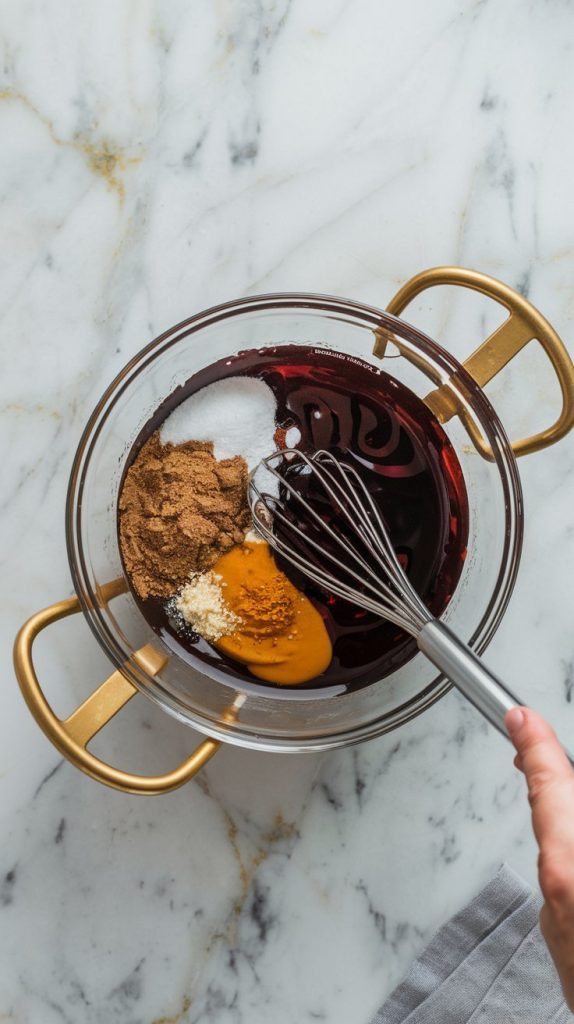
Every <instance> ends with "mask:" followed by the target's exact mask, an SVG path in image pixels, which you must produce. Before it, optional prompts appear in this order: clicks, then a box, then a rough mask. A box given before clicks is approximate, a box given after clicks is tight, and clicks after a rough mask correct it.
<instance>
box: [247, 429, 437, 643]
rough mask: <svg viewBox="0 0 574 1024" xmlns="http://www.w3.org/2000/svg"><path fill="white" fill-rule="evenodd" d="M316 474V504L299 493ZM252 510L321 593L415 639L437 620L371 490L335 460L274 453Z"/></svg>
mask: <svg viewBox="0 0 574 1024" xmlns="http://www.w3.org/2000/svg"><path fill="white" fill-rule="evenodd" d="M309 474H312V475H313V480H312V492H313V496H314V500H313V501H312V502H311V501H309V500H307V498H306V497H304V496H303V495H302V494H301V493H300V490H299V489H298V487H297V480H298V478H299V477H300V476H301V475H306V476H308V475H309ZM308 490H309V489H308V488H307V492H308ZM249 502H250V506H251V512H252V515H253V521H254V525H255V527H256V529H257V530H258V532H259V533H260V535H261V536H262V537H263V539H264V540H265V541H267V543H268V544H269V546H270V547H271V548H273V549H274V550H275V551H276V552H277V553H278V554H280V555H281V556H282V557H283V558H284V559H286V560H287V561H288V562H290V563H291V565H293V566H294V567H295V568H296V569H297V570H299V572H301V573H303V574H304V575H305V576H306V577H307V578H308V579H310V580H311V581H312V582H314V583H315V584H317V585H318V586H319V587H321V588H323V589H324V590H327V591H328V592H330V593H331V594H333V595H335V596H337V597H341V598H344V599H345V600H347V601H350V602H351V603H352V604H355V605H358V606H359V607H361V608H364V609H365V610H366V611H370V612H373V613H374V614H376V615H380V616H381V617H382V618H385V619H387V620H388V621H390V622H393V623H395V624H396V625H397V626H401V627H402V628H403V629H405V630H406V631H407V632H408V633H410V634H411V635H413V636H417V635H418V633H419V632H420V630H421V629H422V627H423V626H424V625H425V623H426V622H428V621H429V620H430V619H431V618H432V616H431V615H430V613H429V611H428V610H427V608H426V607H425V605H424V604H423V602H422V601H421V599H420V597H419V596H418V594H417V593H416V591H415V590H414V589H413V587H412V586H411V584H410V582H409V580H408V578H407V577H406V575H405V572H404V570H403V568H402V566H401V564H400V562H399V559H398V557H397V555H396V553H395V550H394V548H393V545H392V543H391V539H390V536H389V533H388V530H387V527H386V524H385V521H384V519H383V517H382V515H381V512H380V510H379V508H378V507H377V505H376V503H375V502H374V500H373V498H372V496H371V494H370V493H369V490H368V488H367V486H366V485H365V483H364V482H363V480H362V479H361V477H360V475H359V473H358V472H357V470H356V469H355V468H354V467H353V466H352V465H350V464H349V463H347V462H343V461H340V460H339V459H338V458H337V457H336V456H335V455H333V454H332V452H328V451H324V450H321V451H317V452H315V453H314V454H313V455H310V456H309V455H306V454H305V453H304V452H301V451H299V450H298V449H285V450H284V451H278V452H274V453H273V454H272V455H270V456H268V457H267V458H266V459H263V461H262V462H260V463H259V465H258V466H257V467H256V469H255V470H254V472H253V473H252V474H251V476H250V479H249ZM333 513H334V514H333Z"/></svg>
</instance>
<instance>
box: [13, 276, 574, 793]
mask: <svg viewBox="0 0 574 1024" xmlns="http://www.w3.org/2000/svg"><path fill="white" fill-rule="evenodd" d="M441 274H442V277H441ZM433 275H434V276H433ZM437 275H438V277H437ZM445 276H446V282H445ZM437 283H455V284H462V285H464V286H465V287H471V288H475V289H478V290H480V291H483V292H486V293H487V294H489V295H490V296H491V297H494V298H495V299H497V301H499V302H502V303H503V304H504V305H506V306H507V308H508V309H509V312H510V316H509V318H508V319H507V320H506V321H505V323H504V324H503V325H502V328H506V331H504V330H502V329H499V330H498V331H497V332H495V334H494V335H492V336H491V338H490V339H488V341H487V342H486V343H485V345H483V346H482V347H481V349H480V350H478V353H475V354H474V356H473V357H471V359H470V360H469V363H468V368H467V369H465V368H464V367H463V366H462V365H461V364H460V363H458V362H457V360H456V359H454V358H453V356H451V355H450V354H449V353H448V352H446V351H444V349H442V348H441V347H440V346H439V345H437V344H436V343H435V342H434V341H432V340H431V339H430V338H428V337H426V336H425V335H424V334H422V333H421V332H420V331H419V330H417V329H416V328H415V327H413V326H411V325H409V324H408V323H406V322H404V321H403V320H401V319H399V318H398V316H396V315H393V313H391V312H382V311H380V310H378V309H375V308H372V307H369V306H365V305H363V304H360V303H357V302H352V301H349V300H345V299H339V298H332V297H329V296H323V295H311V294H276V295H263V296H256V297H253V298H245V299H240V300H238V301H236V302H229V303H225V304H223V305H221V306H217V307H215V308H213V309H210V310H208V311H206V312H203V313H199V314H197V315H196V316H193V317H191V318H190V319H189V320H186V321H184V322H183V323H181V324H178V325H177V326H176V327H174V328H172V329H171V330H169V331H166V332H165V333H164V334H162V335H161V336H160V337H158V338H157V339H155V341H153V342H151V344H149V345H148V346H147V347H146V348H144V349H143V350H142V351H141V352H140V353H139V354H138V355H136V356H135V357H134V358H133V359H132V360H131V361H130V362H129V363H128V365H127V366H126V367H125V368H124V369H123V370H122V372H121V373H120V374H119V375H118V376H117V377H116V379H115V380H114V382H113V383H112V384H111V385H110V387H109V388H108V390H107V391H106V393H105V394H104V395H103V397H102V399H101V401H100V402H99V403H98V405H97V407H96V408H95V410H94V412H93V413H92V416H91V417H90V419H89V421H88V424H87V426H86V428H85V431H84V434H83V436H82V439H81V441H80V445H79V448H78V451H77V453H76V457H75V459H74V464H73V468H72V472H71V477H70V484H69V490H68V498H67V507H66V534H67V546H68V557H69V563H70V569H71V573H72V578H73V581H74V586H75V590H76V594H77V599H75V598H72V599H71V600H70V601H67V602H60V604H59V605H55V606H53V607H52V608H51V609H47V610H45V611H44V612H41V613H38V615H37V616H34V617H33V618H32V619H31V620H30V621H29V622H28V623H27V624H26V625H25V626H24V627H23V629H22V630H21V632H20V634H19V637H18V640H17V645H16V669H17V674H18V676H19V681H20V683H21V685H22V689H23V691H24V695H25V697H26V699H27V701H28V703H29V706H30V708H31V710H32V712H33V713H34V715H35V716H36V718H37V720H38V721H39V723H40V724H41V726H42V727H43V728H44V729H45V731H46V732H47V733H48V735H49V736H50V738H51V739H52V740H53V742H55V744H56V746H58V747H59V749H60V750H61V751H62V752H63V753H64V754H65V755H66V756H67V757H69V758H70V759H71V760H73V761H74V763H76V764H77V765H78V766H79V767H81V768H82V769H83V770H85V771H87V772H88V773H89V774H91V775H92V776H94V777H95V778H99V779H100V780H101V781H104V782H106V783H108V784H110V785H113V786H116V787H117V788H120V789H128V790H131V791H134V792H137V791H144V792H161V791H164V790H166V789H170V788H174V787H175V785H179V784H181V783H182V782H184V781H186V780H187V778H189V777H191V775H193V774H194V772H195V771H196V770H197V768H198V767H199V766H201V764H203V763H204V762H205V760H207V758H208V757H209V756H211V755H212V754H213V753H214V751H215V750H216V749H217V747H218V745H219V742H218V741H222V742H227V743H234V744H238V745H241V746H245V747H251V748H257V749H260V750H266V751H285V752H301V751H319V750H329V749H333V748H335V747H341V746H345V745H348V744H352V743H356V742H358V741H361V740H367V739H370V738H372V737H374V736H379V735H380V734H381V733H385V732H388V731H389V730H391V729H396V728H397V727H398V726H400V725H402V724H403V723H405V722H407V721H409V720H410V719H411V718H413V717H414V716H416V715H419V714H420V713H421V712H422V711H424V710H425V709H426V708H428V707H429V706H430V705H431V704H433V703H434V702H435V701H436V700H438V699H439V698H440V697H442V696H443V695H444V694H445V693H446V692H447V690H448V689H449V686H450V684H449V682H448V681H447V680H446V679H445V678H444V677H442V676H437V674H436V669H435V668H434V667H433V666H432V664H431V663H430V662H429V661H427V660H426V659H425V658H424V656H423V655H421V654H417V655H416V656H415V657H414V658H413V659H412V660H411V661H409V662H408V663H407V664H406V665H404V666H403V667H401V668H400V669H399V670H398V671H395V672H394V673H393V674H391V675H388V676H386V677H385V678H384V679H382V680H380V681H379V682H377V683H373V684H371V685H369V686H366V687H364V688H362V689H357V690H354V691H351V692H348V693H342V694H337V695H332V694H329V693H326V692H325V691H322V690H321V689H320V688H317V689H314V690H313V689H305V690H301V691H300V692H297V690H296V689H289V690H285V691H281V690H280V689H276V688H270V687H266V686H265V684H259V683H257V681H255V680H251V681H249V682H247V681H246V682H245V683H243V682H241V681H240V680H237V679H232V678H231V677H226V678H225V679H222V678H219V679H217V680H214V679H213V678H211V677H210V676H209V675H208V674H207V673H206V671H205V670H204V669H203V666H201V665H200V664H199V663H198V667H197V669H196V668H193V667H191V666H190V665H189V664H188V663H186V662H184V661H183V660H181V659H179V658H178V657H177V656H175V655H174V654H173V653H172V652H171V651H170V650H169V649H168V648H166V647H165V646H164V645H163V643H162V641H161V640H160V638H159V636H158V635H157V634H156V633H155V632H154V631H153V630H152V629H151V627H150V626H149V625H148V623H147V621H146V620H145V618H144V617H143V616H142V614H141V612H140V610H139V608H138V606H137V604H136V602H135V600H134V599H133V597H132V595H131V593H130V592H129V590H128V589H127V586H126V582H125V579H124V574H123V569H122V563H121V559H120V552H119V548H118V537H117V525H116V516H117V500H118V489H119V485H120V481H121V479H122V473H123V470H124V467H125V464H126V460H127V459H128V456H129V453H130V449H131V447H132V444H133V442H134V440H135V438H136V437H137V436H138V434H139V433H140V431H141V429H142V427H143V426H144V424H145V423H146V421H147V420H148V419H149V417H150V416H151V414H152V413H153V412H154V410H155V409H156V408H157V407H158V405H159V404H160V403H161V402H162V401H163V400H164V399H165V398H166V397H167V396H168V395H169V394H170V393H171V392H172V391H173V390H174V389H175V388H177V387H178V386H179V385H181V384H183V383H185V381H187V380H188V378H189V377H191V376H192V374H194V373H196V372H197V371H198V370H200V369H202V368H203V367H205V366H206V365H208V364H211V363H213V362H215V361H216V360H219V359H223V358H225V357H227V356H231V355H234V354H236V353H237V352H239V351H240V350H243V349H254V348H260V349H265V348H267V347H269V346H277V345H282V344H289V345H306V346H309V345H312V346H315V347H317V348H324V349H328V350H330V351H335V352H344V353H347V354H350V355H352V356H353V355H354V356H357V357H360V358H361V359H362V360H366V361H368V362H369V363H371V364H373V365H374V366H377V367H382V368H383V369H384V370H385V371H387V372H388V373H389V374H390V375H391V376H393V377H394V378H396V379H397V380H399V381H401V382H402V383H403V384H405V385H406V386H407V387H408V388H410V389H411V391H413V392H414V393H415V394H416V395H418V396H419V397H420V398H421V399H423V400H424V401H426V403H427V405H428V406H429V407H430V408H431V410H432V411H433V412H434V413H435V415H436V416H437V418H438V419H439V420H440V421H441V423H442V424H443V429H444V430H445V431H446V433H447V435H448V437H449V439H450V441H451V442H452V444H453V446H454V448H455V450H456V453H457V455H458V459H459V461H460V465H461V467H462V471H463V474H464V480H465V484H466V490H467V494H468V500H469V512H470V530H469V540H468V556H467V558H466V561H465V563H464V568H463V571H462V575H461V578H460V580H459V583H458V586H457V588H456V590H455V593H454V595H453V597H452V599H451V601H450V603H449V605H448V607H447V608H446V610H445V612H444V615H443V620H444V621H445V622H447V623H448V624H449V626H450V627H451V628H452V629H453V630H454V631H455V632H456V633H457V634H458V635H459V636H460V637H461V639H463V640H465V641H466V642H468V643H469V644H470V646H471V647H473V648H474V650H475V651H477V652H478V653H480V652H482V651H484V649H485V648H486V646H487V644H488V643H489V641H490V640H491V638H492V636H493V635H494V633H495V631H496V629H497V628H498V626H499V624H500V621H501V619H502V616H503V614H504V611H505V608H506V606H507V604H508V601H509V598H510V595H511V593H512V589H513V586H514V582H515V580H516V575H517V572H518V566H519V561H520V554H521V548H522V537H523V516H522V494H521V487H520V479H519V475H518V471H517V464H516V458H515V453H514V451H513V447H512V445H511V444H510V442H509V440H508V438H507V436H506V434H505V431H504V429H503V427H502V425H501V423H500V421H499V419H498V416H497V415H496V413H495V411H494V410H493V408H492V406H491V404H490V402H489V401H488V399H487V398H486V396H485V394H484V392H483V390H482V388H481V386H480V384H484V383H485V381H486V380H488V379H490V376H492V375H493V373H495V372H497V370H498V369H500V367H501V366H502V365H504V363H505V362H507V361H508V359H509V358H511V357H512V355H513V354H514V351H516V350H518V348H521V347H523V345H524V343H525V341H524V340H522V341H521V343H520V344H518V340H519V339H518V335H517V326H520V325H522V335H524V334H525V333H526V335H527V339H526V340H528V338H536V339H537V340H539V341H540V342H541V343H542V344H543V346H544V348H545V349H546V351H547V353H548V354H549V356H550V358H551V359H552V361H553V364H554V367H555V369H556V372H557V375H558V378H559V381H560V383H561V386H562V392H563V396H564V408H563V411H562V414H561V418H560V419H559V420H558V421H557V423H556V424H555V425H554V426H553V427H552V428H550V430H548V431H545V432H543V434H541V435H537V437H536V438H530V439H527V440H526V441H521V442H517V444H516V446H515V447H516V449H517V451H518V453H519V454H520V453H521V452H524V451H530V450H534V449H535V448H537V447H543V446H544V445H546V444H550V443H552V441H553V440H555V439H557V437H558V436H562V435H563V434H564V433H565V432H566V430H568V429H569V428H570V426H571V425H572V420H573V417H574V414H573V409H572V405H573V401H572V395H573V380H574V376H573V374H574V369H573V367H572V364H571V362H570V361H569V359H568V356H567V355H566V352H565V350H564V348H563V346H562V343H561V342H560V340H559V339H558V337H557V336H556V335H555V332H554V331H553V329H552V328H551V327H550V325H549V324H548V323H547V321H545V320H544V319H543V318H542V317H541V316H540V314H539V313H537V311H536V310H534V309H533V307H532V306H530V304H529V303H527V302H526V300H524V299H523V298H522V297H521V296H518V295H516V293H514V292H512V291H511V290H510V289H507V288H506V287H505V286H503V285H501V284H500V283H499V282H496V281H494V280H493V279H491V278H486V277H485V276H484V275H480V274H475V273H474V272H471V271H462V270H457V269H456V268H449V269H448V270H445V269H443V270H440V269H439V270H433V271H427V272H425V273H424V274H422V275H419V276H418V277H417V278H414V279H413V280H412V281H411V282H409V284H408V285H407V286H405V288H404V289H402V290H401V292H400V293H399V294H398V295H397V296H396V297H395V299H394V300H393V304H391V308H392V309H393V310H394V312H396V313H397V312H400V310H401V309H402V308H403V306H404V305H405V304H406V302H408V301H409V300H410V298H412V297H413V295H414V294H416V293H417V291H420V290H421V289H422V288H424V287H428V286H429V285H431V284H437ZM473 360H474V362H473ZM80 607H81V610H82V611H83V613H84V615H85V617H86V619H87V621H88V623H89V625H90V627H91V629H92V632H93V633H94V635H95V637H96V639H97V641H98V643H99V644H100V645H101V647H102V648H103V649H104V651H105V652H106V654H107V655H108V657H109V659H110V661H111V662H112V663H113V665H114V666H115V667H116V669H117V670H119V671H116V672H114V674H113V676H111V677H110V679H109V680H107V681H106V683H104V684H102V687H100V689H99V690H98V691H96V694H93V695H92V696H91V697H89V698H88V700H87V701H86V702H85V703H84V705H82V707H81V708H79V709H77V710H76V711H75V712H74V714H73V715H72V716H70V718H69V719H67V720H66V721H64V722H62V721H60V720H58V719H57V718H56V717H55V716H54V714H53V712H52V711H51V709H50V706H49V704H48V702H47V700H46V698H45V697H44V695H43V693H42V691H41V689H40V686H39V683H38V680H37V679H36V676H35V673H34V669H33V665H32V659H31V645H32V641H33V639H34V636H35V635H36V633H37V632H39V630H40V629H42V628H44V626H46V625H47V624H48V623H49V622H51V621H54V620H55V619H56V618H59V617H62V616H63V615H67V614H71V613H72V612H74V611H76V610H79V608H80ZM137 691H140V692H141V693H143V694H145V695H146V696H147V697H149V698H150V699H151V700H153V701H155V702H156V703H157V704H159V705H160V706H161V707H162V708H164V709H165V710H166V711H167V712H169V713H170V714H172V715H174V716H176V717H177V718H178V719H180V720H181V721H182V722H185V723H186V724H188V725H190V726H193V727H194V728H195V729H197V730H199V731H200V732H201V733H204V734H205V735H206V736H208V737H209V738H210V740H209V741H206V742H205V743H204V744H202V746H201V747H200V748H199V751H196V753H195V754H194V755H193V757H192V758H190V759H189V761H187V762H185V763H184V765H182V766H180V768H179V769H177V770H176V772H174V773H171V774H170V775H169V776H164V777H162V780H163V781H162V780H157V779H152V780H150V779H144V778H143V777H140V776H135V775H129V774H128V773H124V772H120V771H119V770H117V769H115V768H111V767H110V766H108V765H104V764H103V762H101V761H99V760H98V759H96V758H95V757H93V755H91V754H89V753H88V751H87V750H86V746H87V743H88V742H89V739H90V738H91V736H93V735H94V734H95V732H96V731H98V729H99V728H101V727H102V725H104V724H105V722H106V721H108V720H109V718H110V717H111V716H112V715H113V714H115V712H116V711H117V710H119V708H120V707H122V706H123V704H125V703H126V701H127V700H129V699H130V697H131V696H133V694H134V693H136V692H137ZM138 780H140V781H138ZM165 780H168V781H165Z"/></svg>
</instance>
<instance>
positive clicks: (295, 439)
mask: <svg viewBox="0 0 574 1024" xmlns="http://www.w3.org/2000/svg"><path fill="white" fill-rule="evenodd" d="M300 440H301V431H300V430H299V427H289V430H288V431H287V433H286V434H285V444H286V446H287V448H296V447H297V445H298V444H299V441H300Z"/></svg>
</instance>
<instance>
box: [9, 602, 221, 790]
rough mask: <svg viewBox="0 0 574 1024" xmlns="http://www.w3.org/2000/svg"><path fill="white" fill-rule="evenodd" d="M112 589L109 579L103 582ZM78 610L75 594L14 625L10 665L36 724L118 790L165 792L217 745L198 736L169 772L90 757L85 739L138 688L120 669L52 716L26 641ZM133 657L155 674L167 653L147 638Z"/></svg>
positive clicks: (63, 751) (76, 760)
mask: <svg viewBox="0 0 574 1024" xmlns="http://www.w3.org/2000/svg"><path fill="white" fill-rule="evenodd" d="M109 586H111V587H112V591H111V592H110V594H109V595H108V596H112V592H115V593H118V592H119V591H118V590H117V587H116V590H115V591H113V586H114V584H111V585H109ZM79 611H81V605H80V602H79V600H78V598H77V597H71V598H69V599H67V600H65V601H58V602H57V603H56V604H52V605H50V607H49V608H44V609H43V610H42V611H40V612H36V614H35V615H32V617H31V618H30V619H28V621H27V622H25V623H24V625H23V626H22V628H21V629H20V631H19V633H18V635H17V637H16V640H15V642H14V668H15V670H16V677H17V679H18V682H19V684H20V689H21V690H22V694H23V696H24V699H25V701H26V703H27V705H28V707H29V709H30V711H31V712H32V714H33V716H34V718H35V719H36V721H37V723H38V725H39V726H40V728H41V729H42V730H43V731H44V732H45V734H46V736H47V737H48V739H49V740H51V742H52V743H53V744H54V746H55V747H56V748H57V749H58V750H59V751H60V753H61V754H63V755H64V757H66V758H67V759H68V761H71V762H72V764H74V765H75V766H76V768H80V769H81V771H83V772H85V773H86V775H90V776H91V778H92V779H96V781H97V782H103V783H104V784H105V785H106V786H111V787H112V788H113V789H119V790H121V791H122V792H123V793H146V794H148V795H153V794H158V793H169V792H170V790H172V789H178V787H179V786H183V785H184V784H185V783H186V782H189V780H190V779H192V778H193V776H194V775H196V773H197V772H198V771H199V770H200V768H203V766H204V764H206V762H207V761H209V759H210V758H211V757H213V755H214V754H215V753H216V752H217V750H219V748H220V746H221V742H220V741H219V740H209V739H207V740H203V742H202V743H200V745H199V747H197V749H196V750H194V752H193V754H192V755H191V756H190V757H188V758H187V759H186V760H185V761H183V762H182V763H181V764H180V765H178V767H177V768H175V769H174V771H172V772H168V773H167V774H166V775H149V776H147V775H133V774H132V773H131V772H124V771H121V770H120V769H119V768H113V767H112V765H109V764H106V762H105V761H100V759H99V758H97V757H94V755H93V754H90V753H89V752H88V750H87V749H86V747H87V745H88V743H89V742H90V740H91V739H92V738H93V737H94V736H95V735H96V733H97V732H99V731H100V729H102V728H103V726H104V725H106V724H107V723H108V722H109V721H110V719H111V718H113V717H114V715H116V714H117V712H118V711H120V709H121V708H123V707H124V705H125V704H127V702H128V701H129V700H131V698H132V697H133V696H134V695H135V694H136V693H137V692H138V690H137V688H136V687H135V686H134V685H133V684H132V683H131V682H130V681H129V679H128V678H127V677H126V676H125V675H123V673H122V672H121V670H120V669H118V670H116V671H115V672H113V673H112V675H111V676H109V678H108V679H106V681H105V682H104V683H102V684H101V686H99V687H98V689H97V690H95V691H94V693H92V694H90V696H89V697H87V699H86V700H85V701H84V702H83V703H82V704H80V706H79V707H78V708H76V710H75V711H73V712H72V714H71V715H70V716H69V717H68V718H66V719H60V718H58V717H57V716H56V715H55V714H54V712H53V710H52V708H51V707H50V705H49V703H48V701H47V700H46V697H45V696H44V693H43V691H42V688H41V686H40V683H39V682H38V677H37V675H36V672H35V669H34V663H33V661H32V645H33V643H34V640H35V639H36V637H37V636H38V634H39V633H41V631H42V630H43V629H45V628H46V626H50V625H51V624H52V623H53V622H57V621H58V620H59V619H64V618H66V617H67V616H68V615H74V614H75V613H76V612H79ZM134 661H136V662H137V664H138V665H139V666H140V668H142V669H144V671H146V672H148V673H149V674H150V675H156V674H157V672H159V671H160V670H161V669H162V668H163V666H164V665H165V663H166V661H167V658H166V657H165V655H163V654H160V652H159V651H156V650H155V648H154V647H153V645H152V644H146V645H145V647H142V648H140V650H139V651H136V653H135V654H134Z"/></svg>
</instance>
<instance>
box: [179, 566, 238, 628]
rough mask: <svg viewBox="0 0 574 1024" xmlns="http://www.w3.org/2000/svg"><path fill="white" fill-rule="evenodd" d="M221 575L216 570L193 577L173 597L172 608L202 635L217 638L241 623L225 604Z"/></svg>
mask: <svg viewBox="0 0 574 1024" xmlns="http://www.w3.org/2000/svg"><path fill="white" fill-rule="evenodd" d="M221 584H222V578H221V576H220V575H219V574H218V573H215V572H204V573H202V574H201V575H199V576H193V577H192V579H191V580H190V581H189V583H186V584H185V586H184V587H182V588H181V590H180V592H179V594H177V596H176V598H175V602H174V603H175V607H176V608H177V610H178V612H179V613H180V615H182V616H183V618H184V619H185V621H186V622H188V623H189V625H190V626H191V627H192V629H194V630H195V631H196V633H199V634H200V636H203V637H205V639H206V640H212V641H213V640H219V639H220V638H221V637H222V636H229V634H230V633H234V632H235V630H236V629H237V627H238V626H240V625H241V619H240V618H239V616H238V615H236V614H235V612H233V611H232V610H231V608H230V607H229V605H227V604H226V601H225V597H224V594H223V589H222V586H221Z"/></svg>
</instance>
